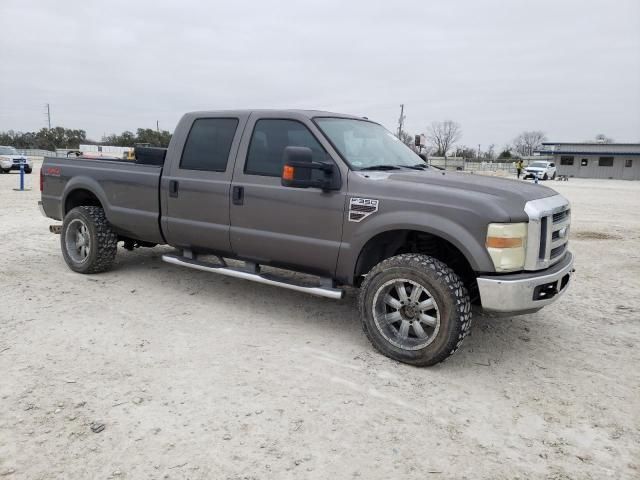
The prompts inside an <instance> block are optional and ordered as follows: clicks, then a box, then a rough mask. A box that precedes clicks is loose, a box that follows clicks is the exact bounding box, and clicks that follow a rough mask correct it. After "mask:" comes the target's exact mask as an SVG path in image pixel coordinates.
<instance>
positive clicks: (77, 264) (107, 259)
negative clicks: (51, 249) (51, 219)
mask: <svg viewBox="0 0 640 480" xmlns="http://www.w3.org/2000/svg"><path fill="white" fill-rule="evenodd" d="M60 243H61V247H62V256H63V257H64V260H65V262H67V265H68V266H69V268H70V269H71V270H73V271H74V272H78V273H100V272H104V271H107V270H109V269H110V268H111V265H112V264H113V261H114V259H115V258H116V252H117V250H118V236H117V235H116V234H115V233H114V232H113V231H112V230H111V225H109V222H108V221H107V217H106V216H105V214H104V210H103V209H102V208H100V207H76V208H74V209H72V210H70V211H69V213H67V214H66V215H65V217H64V220H63V222H62V231H61V232H60Z"/></svg>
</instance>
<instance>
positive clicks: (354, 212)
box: [349, 197, 379, 222]
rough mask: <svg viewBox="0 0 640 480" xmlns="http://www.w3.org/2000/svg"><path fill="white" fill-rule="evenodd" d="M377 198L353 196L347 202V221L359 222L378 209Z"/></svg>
mask: <svg viewBox="0 0 640 480" xmlns="http://www.w3.org/2000/svg"><path fill="white" fill-rule="evenodd" d="M378 203H379V200H375V199H373V198H358V197H353V198H352V199H351V200H350V202H349V221H350V222H361V221H362V220H364V219H365V218H367V217H368V216H369V215H372V214H374V213H376V212H377V211H378Z"/></svg>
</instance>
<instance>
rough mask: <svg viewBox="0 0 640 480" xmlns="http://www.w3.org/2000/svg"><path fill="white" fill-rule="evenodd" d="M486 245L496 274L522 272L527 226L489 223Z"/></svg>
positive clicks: (522, 224)
mask: <svg viewBox="0 0 640 480" xmlns="http://www.w3.org/2000/svg"><path fill="white" fill-rule="evenodd" d="M486 245H487V250H488V251H489V255H490V256H491V260H493V265H494V266H495V267H496V272H512V271H514V270H522V269H523V268H524V259H525V251H526V248H527V224H526V223H490V224H489V227H488V228H487V242H486Z"/></svg>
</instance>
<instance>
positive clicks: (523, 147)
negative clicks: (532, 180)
mask: <svg viewBox="0 0 640 480" xmlns="http://www.w3.org/2000/svg"><path fill="white" fill-rule="evenodd" d="M546 140H547V136H546V135H545V134H544V132H541V131H539V130H532V131H529V132H522V133H521V134H520V135H518V136H517V137H516V138H515V139H514V140H513V148H515V150H516V152H518V153H519V154H520V155H522V156H526V155H529V156H530V155H533V152H534V151H536V150H538V149H540V147H541V146H542V142H544V141H546Z"/></svg>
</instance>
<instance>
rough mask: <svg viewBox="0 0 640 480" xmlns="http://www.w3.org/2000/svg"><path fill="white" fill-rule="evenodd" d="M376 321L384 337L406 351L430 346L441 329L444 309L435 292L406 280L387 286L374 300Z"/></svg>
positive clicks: (380, 290)
mask: <svg viewBox="0 0 640 480" xmlns="http://www.w3.org/2000/svg"><path fill="white" fill-rule="evenodd" d="M373 319H374V322H375V324H376V327H377V328H378V331H379V332H380V333H381V334H382V336H383V337H384V338H385V339H386V340H387V341H388V342H389V343H391V344H392V345H394V346H396V347H398V348H401V349H403V350H419V349H421V348H424V347H426V346H427V345H429V344H430V343H431V342H433V340H434V339H435V338H436V336H437V335H438V331H439V330H440V310H439V309H438V305H437V303H436V300H435V298H434V297H433V295H432V294H431V292H430V291H429V290H428V289H427V288H426V287H425V286H424V285H420V284H419V283H418V282H415V281H413V280H409V279H406V278H400V279H395V280H390V281H388V282H386V283H384V284H383V285H382V286H380V288H378V290H377V291H376V294H375V296H374V298H373Z"/></svg>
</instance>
